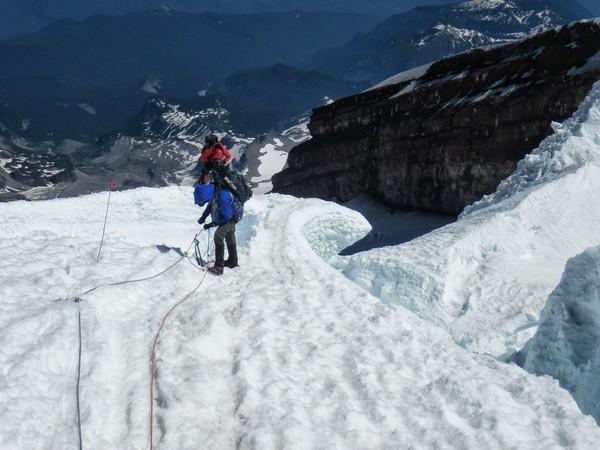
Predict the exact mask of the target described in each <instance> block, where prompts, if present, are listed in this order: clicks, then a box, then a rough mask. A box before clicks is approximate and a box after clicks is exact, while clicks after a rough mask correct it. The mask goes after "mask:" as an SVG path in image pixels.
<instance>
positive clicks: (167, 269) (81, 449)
mask: <svg viewBox="0 0 600 450" xmlns="http://www.w3.org/2000/svg"><path fill="white" fill-rule="evenodd" d="M109 202H110V193H109ZM106 213H107V215H108V206H107V209H106ZM104 224H105V227H106V219H105V222H104ZM202 231H204V230H201V231H199V232H198V233H196V235H195V236H194V239H193V240H192V243H191V244H190V246H189V247H188V249H187V251H185V252H183V255H182V256H181V258H179V259H178V260H177V261H175V262H174V263H173V264H171V265H170V266H169V267H167V268H166V269H164V270H162V271H161V272H159V273H157V274H155V275H152V276H149V277H146V278H139V279H135V280H125V281H119V282H116V283H109V284H100V285H97V286H95V287H93V288H91V289H88V290H87V291H85V292H83V293H82V294H80V296H83V295H85V294H89V293H90V292H92V291H95V290H96V289H98V288H100V287H104V286H120V285H124V284H128V283H138V282H140V281H146V280H151V279H152V278H157V277H159V276H161V275H163V274H164V273H166V272H167V271H169V270H171V269H172V268H173V267H175V266H176V265H177V264H179V263H180V262H181V261H182V260H183V259H184V258H187V259H188V260H189V261H190V262H191V263H192V265H194V263H193V261H192V260H191V258H190V257H189V254H188V252H189V250H190V249H191V248H192V246H193V245H194V244H195V243H196V242H198V235H199V234H201V233H202ZM207 234H208V241H209V243H208V244H207V255H208V252H209V251H210V232H208V233H207ZM102 236H103V237H104V231H103V233H102ZM100 249H102V244H101V245H100ZM98 257H100V252H98ZM194 267H196V266H194ZM206 273H207V272H206V271H205V272H204V276H203V277H202V279H201V280H200V283H198V285H197V286H196V287H195V288H194V290H192V291H191V292H189V293H188V294H187V295H186V296H185V297H184V298H183V299H181V300H180V301H179V302H178V303H176V304H175V305H174V306H173V307H172V308H171V309H170V310H169V311H168V312H167V314H166V315H165V316H164V317H163V319H162V322H161V324H160V327H159V329H158V332H157V333H156V336H155V337H154V343H153V345H152V374H151V387H150V389H151V405H150V447H151V448H152V417H153V414H154V409H153V404H154V395H153V391H154V377H153V374H154V370H155V366H156V361H155V350H156V345H157V342H158V337H159V333H160V330H161V329H162V328H163V326H164V324H165V321H166V320H167V317H168V316H169V315H170V314H171V312H172V311H173V310H174V309H175V308H176V307H177V306H178V305H180V304H181V303H183V302H184V301H185V300H187V299H188V298H189V297H190V296H191V295H192V294H193V293H194V292H196V291H197V290H198V289H199V288H200V286H201V285H202V283H203V282H204V279H205V278H206ZM71 299H72V300H73V301H75V302H80V301H82V300H81V298H80V297H79V296H78V297H72V298H71ZM77 322H78V330H79V352H78V360H77V389H76V406H77V429H78V434H79V450H83V438H82V433H81V403H80V387H81V354H82V339H81V309H80V310H79V311H78V314H77Z"/></svg>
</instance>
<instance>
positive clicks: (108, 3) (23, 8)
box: [0, 0, 456, 39]
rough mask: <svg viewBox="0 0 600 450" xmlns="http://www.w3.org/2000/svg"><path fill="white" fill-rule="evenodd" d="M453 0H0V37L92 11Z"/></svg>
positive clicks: (331, 7) (329, 7) (372, 6)
mask: <svg viewBox="0 0 600 450" xmlns="http://www.w3.org/2000/svg"><path fill="white" fill-rule="evenodd" d="M451 2H456V0H402V1H397V0H0V39H4V38H7V37H10V36H15V35H18V34H24V33H31V32H35V31H38V30H40V29H41V28H43V27H45V26H47V25H50V24H51V23H52V22H55V21H57V20H61V19H75V20H83V19H85V18H87V17H89V16H91V15H94V14H108V15H124V14H127V13H131V12H139V11H148V10H153V9H155V10H160V9H173V10H178V11H182V12H188V13H202V12H206V11H211V12H216V13H229V14H251V13H262V12H291V11H333V12H342V13H360V14H368V15H370V16H373V17H377V18H380V19H381V18H385V17H388V16H390V15H392V14H397V13H399V12H403V11H407V10H409V9H412V8H414V7H416V6H420V5H428V4H444V3H451Z"/></svg>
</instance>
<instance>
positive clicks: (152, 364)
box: [149, 235, 210, 450]
mask: <svg viewBox="0 0 600 450" xmlns="http://www.w3.org/2000/svg"><path fill="white" fill-rule="evenodd" d="M196 236H198V235H196ZM209 237H210V236H209ZM194 241H197V239H196V237H195V238H194ZM209 251H210V241H209V243H208V244H207V253H208V252H209ZM188 259H189V260H190V262H191V263H192V264H193V261H192V260H191V259H190V258H189V257H188ZM207 273H208V272H207V271H206V270H205V271H204V275H203V277H202V279H201V280H200V282H199V283H198V285H197V286H196V287H195V288H194V289H193V290H192V291H190V292H188V293H187V294H186V295H185V296H184V297H183V298H182V299H181V300H179V301H178V302H177V303H175V304H174V305H173V306H172V307H171V309H170V310H169V311H167V313H166V314H165V315H164V316H163V318H162V320H161V322H160V326H159V327H158V331H157V332H156V335H155V336H154V341H153V342H152V352H151V355H150V437H149V440H150V450H153V448H154V380H155V378H156V376H155V374H156V347H157V345H158V338H159V336H160V332H161V330H162V329H163V327H164V325H165V322H166V321H167V318H168V317H169V316H170V315H171V313H172V312H173V310H175V308H177V307H178V306H179V305H181V304H182V303H183V302H185V301H186V300H187V299H188V298H190V297H191V296H192V294H194V293H195V292H196V291H197V290H198V289H200V286H202V283H204V279H205V278H206V274H207Z"/></svg>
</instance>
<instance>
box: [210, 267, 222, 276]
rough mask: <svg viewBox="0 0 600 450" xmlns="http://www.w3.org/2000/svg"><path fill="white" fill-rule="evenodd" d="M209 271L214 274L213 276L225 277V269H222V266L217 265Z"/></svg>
mask: <svg viewBox="0 0 600 450" xmlns="http://www.w3.org/2000/svg"><path fill="white" fill-rule="evenodd" d="M208 271H209V272H210V273H212V274H213V275H223V267H221V266H217V265H214V266H211V267H209V268H208Z"/></svg>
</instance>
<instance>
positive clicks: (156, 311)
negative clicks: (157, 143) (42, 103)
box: [0, 87, 600, 449]
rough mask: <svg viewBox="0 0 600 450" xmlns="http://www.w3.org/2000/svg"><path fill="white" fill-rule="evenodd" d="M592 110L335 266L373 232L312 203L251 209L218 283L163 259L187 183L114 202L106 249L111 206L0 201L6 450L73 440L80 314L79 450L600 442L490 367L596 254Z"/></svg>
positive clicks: (63, 445)
mask: <svg viewBox="0 0 600 450" xmlns="http://www.w3.org/2000/svg"><path fill="white" fill-rule="evenodd" d="M599 103H600V94H599V92H598V88H597V87H596V88H595V89H594V92H593V95H592V96H591V97H590V99H588V100H587V101H586V102H585V103H584V105H583V106H582V109H581V111H580V112H578V113H577V114H576V116H575V117H574V119H573V120H572V121H569V122H568V123H566V124H564V125H563V126H562V127H560V126H557V129H558V130H559V132H558V135H559V136H555V137H554V138H551V139H550V140H549V141H547V142H546V143H544V144H542V146H541V147H540V150H539V151H538V152H536V154H537V155H538V156H537V157H536V156H535V155H533V156H532V158H533V159H529V160H528V162H524V163H523V164H521V166H520V167H519V169H518V171H517V173H516V174H515V176H514V178H512V180H511V179H509V180H507V182H506V183H505V184H504V185H503V186H502V187H501V188H500V190H499V194H498V195H497V196H494V197H492V198H490V199H486V201H485V204H480V205H478V206H475V207H474V208H472V210H471V211H470V212H468V213H466V214H465V215H463V216H462V217H461V219H460V220H459V221H458V222H456V223H454V224H451V225H447V226H446V227H444V228H441V229H439V230H437V231H434V232H432V233H429V234H428V235H425V236H423V237H420V238H417V239H415V240H413V241H411V242H409V243H406V244H402V245H398V246H393V247H387V248H380V249H376V250H370V251H366V252H362V253H359V254H355V255H352V256H347V257H341V256H338V255H337V253H338V252H339V251H340V250H342V249H343V248H345V247H347V246H348V245H350V244H351V243H353V242H355V241H356V240H358V239H360V238H361V237H362V236H364V235H365V234H366V233H367V232H368V231H369V229H370V226H369V224H368V223H367V222H366V220H365V219H363V217H362V216H361V215H360V214H358V213H357V212H355V211H353V210H350V209H347V208H344V207H342V206H339V205H336V204H333V203H329V202H324V201H321V200H307V199H296V198H293V197H288V196H280V195H256V196H254V197H253V198H252V200H250V202H249V203H248V204H247V210H246V214H245V217H244V220H243V221H242V222H241V223H240V224H239V225H238V233H237V236H238V244H239V250H240V267H239V268H237V269H234V270H227V271H226V272H225V275H224V276H222V277H212V276H209V275H206V273H205V272H202V271H201V270H199V269H198V267H197V266H196V265H195V260H194V259H193V258H190V259H188V258H181V256H180V255H179V254H178V252H177V251H176V249H181V250H183V251H186V250H189V249H191V246H192V243H193V238H194V236H195V234H196V233H197V232H198V231H199V230H200V227H199V226H198V224H197V223H196V219H197V217H198V216H199V215H200V213H201V211H200V209H198V208H197V207H195V206H194V205H193V201H192V192H191V190H190V188H188V187H181V188H177V187H169V188H163V189H150V188H142V189H137V190H132V191H123V192H113V193H112V194H111V197H110V200H111V201H110V208H109V215H108V222H107V226H106V233H105V239H104V243H103V246H102V249H101V252H100V254H99V249H100V247H99V246H100V239H101V236H102V230H103V223H104V217H105V212H106V206H107V201H108V198H109V195H108V192H105V193H98V194H93V195H88V196H85V197H79V198H72V199H57V200H51V201H44V202H13V203H5V204H0V235H1V236H2V239H1V240H0V310H1V315H0V343H1V345H0V367H1V368H2V371H1V372H0V418H1V419H2V420H0V448H2V449H5V448H7V449H22V448H27V449H31V448H52V449H71V448H76V447H77V446H78V445H79V436H78V426H77V424H78V414H77V403H76V394H77V371H78V355H79V353H78V351H79V331H78V330H79V323H78V315H79V314H81V348H82V353H81V369H80V370H81V372H80V376H81V379H80V386H79V393H80V418H81V432H82V446H83V448H102V449H104V448H111V449H112V448H115V449H144V448H149V447H150V423H152V424H153V442H152V443H153V446H154V448H161V449H234V448H246V449H315V448H318V449H365V448H369V449H371V448H373V449H384V448H385V449H388V448H400V449H405V448H415V449H421V448H423V449H428V448H443V449H455V448H466V449H483V448H485V449H506V448H517V449H540V448H544V449H553V448H576V449H592V448H600V430H599V429H598V427H597V426H596V424H595V422H594V420H593V419H592V418H591V417H589V416H584V415H583V414H582V413H581V412H580V411H579V409H578V407H577V405H576V404H575V402H574V400H573V399H572V397H571V396H570V395H569V393H568V392H567V391H566V390H563V389H562V388H560V387H559V385H558V382H557V381H555V380H553V379H551V378H549V377H543V376H542V377H536V376H533V375H530V374H528V373H527V372H525V371H524V370H522V369H520V368H518V367H517V366H515V365H514V364H506V363H503V362H500V361H498V360H497V359H496V357H498V356H500V355H501V354H503V353H505V352H510V351H512V350H514V349H518V348H520V347H521V346H522V344H523V343H524V342H525V340H526V339H528V338H529V337H531V336H532V334H533V332H534V331H535V325H536V324H537V320H538V319H539V315H540V311H541V310H542V308H543V307H544V304H545V302H546V299H547V298H548V295H549V294H550V293H551V292H552V290H553V289H554V288H555V287H556V285H557V284H558V283H559V281H560V278H561V274H562V273H563V270H564V265H565V262H566V261H567V259H568V258H571V257H573V256H576V255H577V254H579V253H581V252H583V251H584V250H585V249H586V248H588V247H592V246H595V245H597V244H598V240H599V236H600V221H599V220H598V211H600V204H598V203H599V202H600V197H599V196H598V194H597V193H598V192H599V189H600V186H599V185H600V173H599V167H598V159H597V155H598V153H599V152H600V150H599V147H600V138H599V137H598V133H599V131H600V115H599V113H598V111H599V110H600V104H599ZM535 158H538V159H537V163H536V159H535ZM526 174H529V175H527V176H526ZM511 186H512V187H511ZM198 238H199V241H200V247H201V248H203V249H206V248H207V244H208V242H209V240H208V236H207V234H206V232H203V233H201V234H200V235H199V236H198ZM157 245H158V246H161V245H165V246H169V247H172V248H174V250H172V251H168V252H165V251H164V250H165V248H164V247H157ZM161 250H162V251H161ZM192 253H193V252H192V251H191V250H190V254H192ZM98 255H100V257H99V261H96V260H97V259H98ZM167 269H168V270H167ZM165 270H166V271H165ZM155 275H156V276H155ZM150 277H152V278H150ZM133 280H142V281H133ZM123 281H130V282H128V283H126V284H119V283H120V282H123ZM75 297H78V298H80V299H81V300H82V301H80V302H74V301H73V298H75ZM172 308H174V309H173V310H172V313H171V314H169V315H167V313H168V312H169V311H170V310H171V309H172ZM162 320H165V322H164V326H163V328H162V330H161V332H160V335H159V338H158V341H157V347H156V353H155V355H156V370H155V372H154V374H153V375H154V390H153V398H154V403H153V411H154V414H153V415H152V417H151V416H150V398H151V395H150V383H151V370H150V364H151V351H152V343H153V340H154V339H155V337H156V336H157V332H158V330H159V327H160V324H161V321H162Z"/></svg>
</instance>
